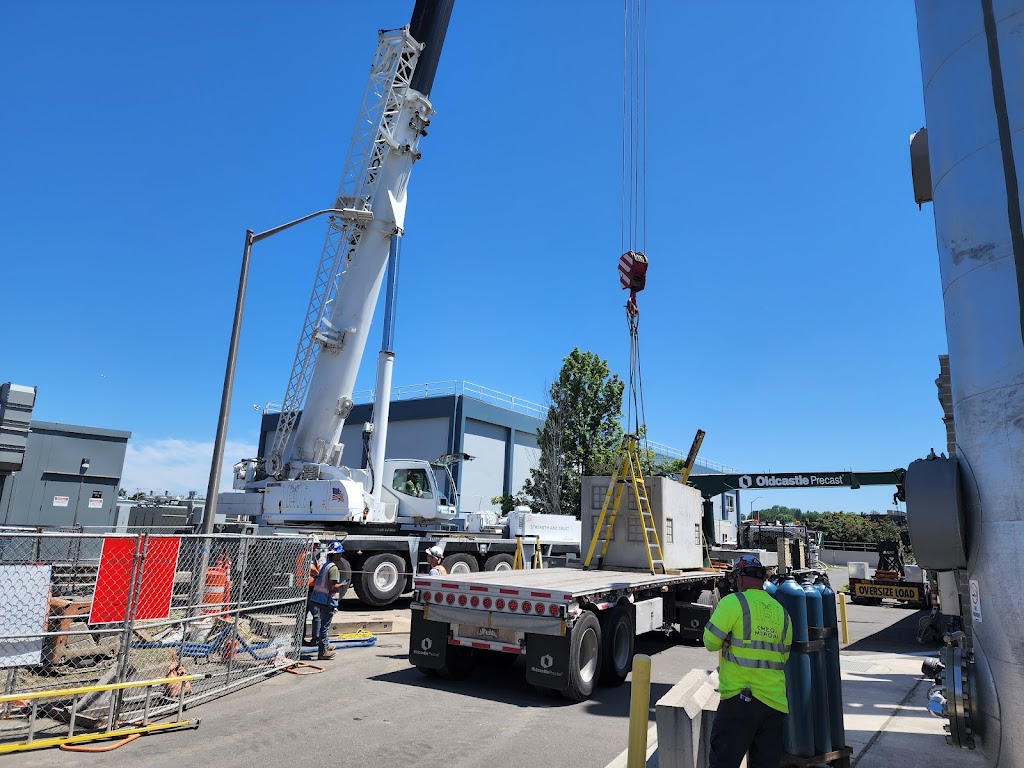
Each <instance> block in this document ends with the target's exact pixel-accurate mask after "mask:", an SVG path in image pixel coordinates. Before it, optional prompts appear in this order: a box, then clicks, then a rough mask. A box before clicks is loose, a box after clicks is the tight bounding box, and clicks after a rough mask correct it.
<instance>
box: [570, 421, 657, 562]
mask: <svg viewBox="0 0 1024 768" xmlns="http://www.w3.org/2000/svg"><path fill="white" fill-rule="evenodd" d="M627 484H628V485H629V487H630V488H631V489H632V490H633V501H634V502H636V510H637V515H638V516H639V517H640V531H641V532H642V533H643V537H644V550H645V551H646V553H647V566H648V568H650V571H651V573H652V574H655V573H658V569H659V568H660V569H661V573H665V557H664V555H663V554H662V552H661V540H660V539H659V538H658V529H657V526H655V524H654V514H653V513H652V512H651V500H650V497H649V496H648V495H647V486H646V485H645V483H644V476H643V471H642V469H641V467H640V452H639V440H637V436H636V435H634V434H627V435H624V436H623V438H622V444H621V446H620V447H619V455H618V458H617V459H616V462H615V471H614V472H613V473H612V479H611V482H610V483H609V484H608V490H607V491H606V492H605V495H604V503H603V504H602V505H601V515H600V517H598V518H597V525H595V526H594V536H593V537H592V538H591V540H590V549H588V550H587V558H586V560H584V562H583V570H589V569H590V563H591V562H592V561H593V559H594V550H595V549H596V548H597V543H598V541H600V542H601V554H600V556H599V560H598V567H600V564H601V563H602V562H604V558H605V555H607V554H608V542H609V541H611V537H612V531H613V530H614V527H615V518H616V517H617V516H618V514H619V505H620V504H621V503H622V496H623V491H624V489H625V487H626V485H627ZM627 506H628V504H627ZM609 510H611V513H610V514H609ZM605 518H607V523H605ZM602 529H603V534H602Z"/></svg>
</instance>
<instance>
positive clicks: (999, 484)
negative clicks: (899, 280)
mask: <svg viewBox="0 0 1024 768" xmlns="http://www.w3.org/2000/svg"><path fill="white" fill-rule="evenodd" d="M917 23H918V38H919V42H920V52H921V74H922V81H923V85H924V102H925V114H926V118H927V128H928V145H929V153H930V166H931V176H932V182H933V199H934V213H935V234H936V240H937V245H938V252H939V265H940V271H941V278H942V293H943V302H944V304H945V317H946V334H947V337H948V344H949V360H950V372H951V378H952V389H953V409H954V415H955V419H956V436H957V443H958V444H957V455H958V457H959V459H960V462H961V469H962V474H963V477H962V482H963V487H964V489H965V493H964V504H965V506H966V519H967V531H968V547H969V551H968V570H969V572H970V578H971V579H974V580H976V581H977V582H978V585H979V592H980V611H981V621H980V622H977V621H975V624H974V650H975V654H976V656H975V658H976V679H977V686H978V691H977V692H978V701H977V710H976V711H977V714H978V716H977V717H976V718H975V719H974V722H973V727H974V730H975V733H976V734H978V735H980V736H981V741H982V748H983V749H984V751H985V754H986V757H987V759H988V762H989V763H990V764H991V765H996V766H1021V765H1024V732H1022V731H1021V729H1020V724H1021V723H1024V667H1022V665H1024V643H1022V642H1021V636H1022V629H1024V626H1022V620H1021V617H1022V616H1024V590H1022V589H1021V586H1022V585H1021V574H1022V573H1024V570H1022V568H1021V564H1022V562H1024V557H1022V549H1024V338H1022V333H1024V332H1022V329H1024V313H1022V305H1021V300H1020V294H1021V292H1020V288H1019V287H1020V286H1021V285H1022V282H1021V281H1022V280H1024V233H1022V232H1021V207H1020V198H1019V195H1018V192H1017V185H1018V183H1019V182H1020V181H1024V179H1022V178H1021V177H1022V176H1024V174H1021V173H1020V171H1021V158H1024V0H958V1H957V2H938V0H917ZM965 618H966V617H965Z"/></svg>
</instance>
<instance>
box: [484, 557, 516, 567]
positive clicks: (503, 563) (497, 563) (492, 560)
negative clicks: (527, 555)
mask: <svg viewBox="0 0 1024 768" xmlns="http://www.w3.org/2000/svg"><path fill="white" fill-rule="evenodd" d="M484 570H485V571H511V570H512V555H491V556H490V557H488V558H487V559H486V560H485V561H484Z"/></svg>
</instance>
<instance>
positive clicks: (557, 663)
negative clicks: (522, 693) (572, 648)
mask: <svg viewBox="0 0 1024 768" xmlns="http://www.w3.org/2000/svg"><path fill="white" fill-rule="evenodd" d="M569 642H570V634H569V633H568V632H567V633H566V634H565V635H564V636H563V637H555V636H551V635H533V634H528V635H527V636H526V682H528V683H530V684H531V685H539V686H541V687H542V688H554V689H555V690H557V691H564V690H565V689H566V688H568V687H569Z"/></svg>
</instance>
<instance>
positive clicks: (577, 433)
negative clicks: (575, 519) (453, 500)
mask: <svg viewBox="0 0 1024 768" xmlns="http://www.w3.org/2000/svg"><path fill="white" fill-rule="evenodd" d="M624 389H625V384H624V383H623V382H622V380H621V379H619V377H618V376H616V375H614V374H612V373H611V371H610V369H609V368H608V362H607V361H606V360H602V359H601V358H600V357H599V356H598V355H596V354H594V353H593V352H581V351H580V350H579V348H576V349H573V351H572V352H571V353H569V355H568V357H566V358H565V359H564V360H563V361H562V370H561V371H560V372H559V374H558V381H556V382H555V383H554V384H552V385H551V390H550V393H549V398H550V399H549V403H548V414H547V418H546V419H545V421H544V426H543V427H542V428H541V429H540V431H539V432H538V433H537V446H538V448H539V449H540V458H539V461H538V464H537V467H536V468H535V469H532V470H530V479H528V480H527V481H526V484H525V485H524V491H525V493H526V495H527V496H528V497H529V499H530V503H531V505H532V506H533V507H534V509H537V510H538V511H541V512H547V513H550V514H563V515H576V516H579V513H580V488H581V478H582V477H583V476H584V475H607V474H611V472H612V469H613V467H614V465H615V455H616V453H617V451H618V448H619V444H620V443H621V442H622V434H623V433H622V423H621V421H620V419H621V418H622V393H623V390H624Z"/></svg>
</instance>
